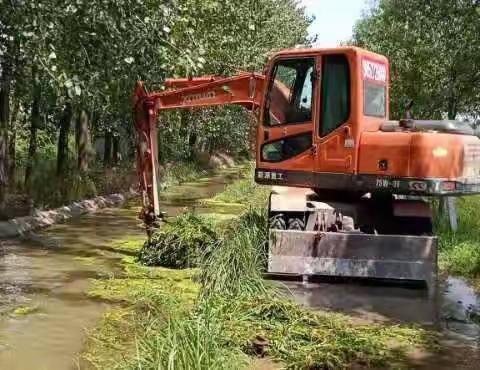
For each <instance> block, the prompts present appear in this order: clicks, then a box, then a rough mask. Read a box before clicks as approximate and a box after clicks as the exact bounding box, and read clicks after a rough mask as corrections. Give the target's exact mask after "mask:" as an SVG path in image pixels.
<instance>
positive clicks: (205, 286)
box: [83, 179, 436, 369]
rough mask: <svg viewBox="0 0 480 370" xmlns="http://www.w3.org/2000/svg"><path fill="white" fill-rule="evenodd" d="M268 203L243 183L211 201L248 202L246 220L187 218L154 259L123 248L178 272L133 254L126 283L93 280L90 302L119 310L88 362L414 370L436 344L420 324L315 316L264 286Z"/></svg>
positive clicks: (162, 236) (168, 233)
mask: <svg viewBox="0 0 480 370" xmlns="http://www.w3.org/2000/svg"><path fill="white" fill-rule="evenodd" d="M262 192H264V193H262ZM266 196H267V192H265V190H263V188H258V187H257V186H256V185H255V184H253V182H252V180H251V179H246V180H239V181H237V182H236V183H234V184H232V185H230V186H228V187H227V189H226V190H225V192H223V193H221V194H219V195H217V196H216V197H214V198H212V199H210V200H207V201H206V202H205V204H212V207H213V208H215V207H217V206H218V204H219V203H220V202H222V203H225V204H239V205H241V211H238V215H237V217H235V218H233V219H228V220H225V219H224V218H221V221H216V219H215V218H214V217H211V216H210V217H208V218H207V219H206V218H205V217H202V216H200V215H192V214H187V215H184V216H180V217H179V218H177V219H176V220H173V221H172V222H171V223H170V224H169V226H167V227H165V228H164V229H163V230H162V231H160V232H159V233H157V235H156V236H155V238H154V244H155V248H153V247H152V246H151V245H149V246H147V247H146V248H147V249H149V254H148V258H147V259H144V258H143V257H142V254H144V253H145V248H143V249H142V246H141V243H137V244H136V246H133V245H132V243H131V241H125V242H124V243H119V244H122V245H123V246H122V247H121V248H122V249H123V248H125V245H128V246H129V247H128V249H129V250H132V249H138V251H139V252H140V250H141V251H142V252H141V253H140V254H139V256H140V257H139V258H140V260H142V261H144V262H145V261H147V262H148V263H149V264H156V263H162V264H167V265H168V266H171V267H172V268H165V267H155V266H151V267H147V266H144V265H142V264H140V263H139V262H138V258H135V257H126V258H125V259H124V260H123V266H124V272H125V273H124V276H121V277H110V278H106V279H100V280H96V281H94V283H93V286H92V289H91V291H90V295H92V296H93V297H96V298H99V299H103V300H107V301H110V302H115V303H118V306H117V307H116V308H113V309H111V310H110V311H109V312H108V313H107V314H106V315H105V317H104V318H103V321H102V322H101V323H100V325H99V326H98V327H97V328H96V329H95V330H93V331H92V332H91V333H90V335H89V338H88V341H87V344H86V349H85V352H84V354H83V358H84V360H85V361H87V362H88V363H90V365H93V366H95V367H97V368H100V369H112V368H117V369H244V368H246V369H248V368H255V367H256V368H259V367H258V366H257V365H256V363H257V362H258V356H266V357H267V358H268V359H269V361H270V362H269V367H270V368H291V369H297V368H302V369H321V368H322V369H323V368H329V369H338V368H345V367H349V366H356V367H359V368H370V367H378V368H386V367H392V368H401V367H405V368H408V367H409V364H408V361H409V360H408V359H409V353H410V351H412V350H413V349H415V348H431V347H433V346H434V345H435V341H436V338H435V336H434V335H433V334H431V333H430V332H428V331H427V330H425V329H422V328H420V327H416V326H407V325H397V324H368V325H367V324H359V323H358V322H354V321H352V320H351V319H350V318H349V317H347V316H345V315H342V314H336V313H329V312H314V311H312V310H309V309H306V308H303V307H300V306H298V305H297V304H295V303H294V302H292V301H291V300H290V299H289V297H287V296H286V295H285V293H283V292H281V291H279V290H277V289H276V288H275V287H273V286H271V285H270V284H271V283H269V282H265V281H264V280H263V279H262V276H261V268H262V266H263V265H264V264H265V250H264V247H265V244H264V240H265V238H266V228H265V225H266V215H265V213H264V207H263V205H264V203H265V202H266ZM252 205H256V206H257V207H252ZM172 244H173V245H175V246H178V247H179V248H176V249H175V250H172ZM150 249H153V250H150ZM175 251H176V252H177V254H176V252H175ZM151 252H155V253H151ZM178 252H180V253H179V254H178ZM179 267H180V268H179ZM184 267H187V268H184ZM260 368H263V367H260Z"/></svg>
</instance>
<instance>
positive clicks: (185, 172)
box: [162, 161, 209, 187]
mask: <svg viewBox="0 0 480 370" xmlns="http://www.w3.org/2000/svg"><path fill="white" fill-rule="evenodd" d="M165 167H166V168H165V169H164V171H163V176H162V183H163V184H164V186H167V187H168V186H172V185H180V184H183V183H185V182H190V181H194V180H196V179H198V178H200V177H205V176H207V175H208V174H209V172H208V170H207V169H205V168H202V167H201V166H200V165H199V164H198V163H196V162H193V161H190V162H179V163H175V164H167V165H166V166H165Z"/></svg>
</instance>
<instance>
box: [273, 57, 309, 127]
mask: <svg viewBox="0 0 480 370" xmlns="http://www.w3.org/2000/svg"><path fill="white" fill-rule="evenodd" d="M313 71H314V59H313V58H303V59H287V60H280V61H278V62H277V63H276V64H275V66H274V68H273V74H272V76H273V77H272V79H271V80H270V84H269V90H268V93H267V96H266V100H265V112H267V114H266V115H265V124H266V125H270V126H275V125H283V124H288V123H301V122H309V121H311V120H312V96H313V81H314V73H313Z"/></svg>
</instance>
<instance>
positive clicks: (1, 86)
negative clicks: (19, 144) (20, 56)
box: [0, 62, 11, 208]
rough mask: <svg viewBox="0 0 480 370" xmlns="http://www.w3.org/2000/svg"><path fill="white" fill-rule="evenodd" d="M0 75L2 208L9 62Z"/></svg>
mask: <svg viewBox="0 0 480 370" xmlns="http://www.w3.org/2000/svg"><path fill="white" fill-rule="evenodd" d="M1 67H2V68H1V70H2V71H3V75H2V76H0V77H1V78H0V208H3V206H4V202H5V196H6V192H7V185H8V171H7V168H8V157H7V155H8V152H7V147H8V123H9V120H10V81H11V76H10V75H11V70H10V66H9V63H7V62H4V63H3V65H2V66H1Z"/></svg>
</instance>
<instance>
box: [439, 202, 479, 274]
mask: <svg viewBox="0 0 480 370" xmlns="http://www.w3.org/2000/svg"><path fill="white" fill-rule="evenodd" d="M479 207H480V197H478V196H475V197H465V198H457V212H458V230H457V232H453V231H451V229H450V228H449V226H448V225H447V222H446V220H445V219H443V218H440V217H437V220H436V232H437V234H438V235H439V249H440V253H439V263H440V268H441V270H443V271H444V272H447V273H449V274H454V275H460V276H464V277H468V278H474V279H479V278H480V232H479V230H480V220H479V219H478V217H477V213H478V209H479Z"/></svg>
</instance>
